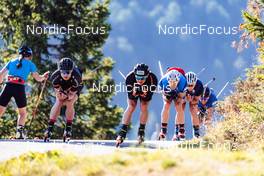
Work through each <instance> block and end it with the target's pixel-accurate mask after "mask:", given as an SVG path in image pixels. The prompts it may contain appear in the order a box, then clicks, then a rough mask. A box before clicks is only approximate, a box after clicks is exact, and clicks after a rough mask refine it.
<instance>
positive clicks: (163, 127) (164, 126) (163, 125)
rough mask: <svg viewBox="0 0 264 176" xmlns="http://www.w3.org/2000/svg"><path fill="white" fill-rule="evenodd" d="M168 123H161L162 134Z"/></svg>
mask: <svg viewBox="0 0 264 176" xmlns="http://www.w3.org/2000/svg"><path fill="white" fill-rule="evenodd" d="M167 127H168V123H161V131H162V133H163V134H167Z"/></svg>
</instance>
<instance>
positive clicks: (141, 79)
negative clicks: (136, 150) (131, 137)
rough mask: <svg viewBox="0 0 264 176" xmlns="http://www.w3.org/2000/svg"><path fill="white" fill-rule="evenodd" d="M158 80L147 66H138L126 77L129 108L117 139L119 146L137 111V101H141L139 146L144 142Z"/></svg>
mask: <svg viewBox="0 0 264 176" xmlns="http://www.w3.org/2000/svg"><path fill="white" fill-rule="evenodd" d="M157 84H158V79H157V77H156V75H155V74H153V73H152V72H151V71H150V70H149V67H148V66H147V65H146V64H137V65H136V66H135V68H134V70H133V71H131V72H130V73H129V74H128V75H127V76H126V87H127V93H128V98H127V105H128V106H127V108H126V110H125V112H124V115H123V119H122V126H121V129H120V131H119V134H118V137H117V139H116V142H117V146H119V144H121V143H122V142H123V141H124V139H125V138H126V134H127V130H128V125H129V123H130V121H131V118H132V114H133V112H134V111H135V109H136V105H137V101H138V99H139V100H140V109H141V112H140V126H139V129H138V142H139V144H140V143H142V142H143V141H144V136H145V126H146V123H147V120H148V106H149V102H150V101H151V98H152V95H153V93H154V91H155V90H156V87H157Z"/></svg>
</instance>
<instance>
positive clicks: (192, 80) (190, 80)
mask: <svg viewBox="0 0 264 176" xmlns="http://www.w3.org/2000/svg"><path fill="white" fill-rule="evenodd" d="M185 77H186V80H187V84H188V85H195V84H196V82H197V76H196V74H195V73H194V72H188V73H186V74H185Z"/></svg>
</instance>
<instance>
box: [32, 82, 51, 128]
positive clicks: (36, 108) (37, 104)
mask: <svg viewBox="0 0 264 176" xmlns="http://www.w3.org/2000/svg"><path fill="white" fill-rule="evenodd" d="M47 80H48V79H46V80H45V81H44V84H43V86H42V88H41V91H40V94H39V96H38V98H37V103H36V107H35V109H34V110H33V113H32V118H31V120H30V122H29V127H31V124H32V122H33V119H34V118H35V117H36V113H37V110H38V106H39V103H40V100H41V97H42V94H43V92H44V89H45V87H46V83H47Z"/></svg>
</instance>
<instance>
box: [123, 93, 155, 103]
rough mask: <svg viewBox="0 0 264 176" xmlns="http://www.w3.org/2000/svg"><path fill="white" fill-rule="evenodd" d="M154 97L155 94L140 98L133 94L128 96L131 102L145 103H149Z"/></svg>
mask: <svg viewBox="0 0 264 176" xmlns="http://www.w3.org/2000/svg"><path fill="white" fill-rule="evenodd" d="M152 95H153V94H148V95H147V96H146V97H140V96H136V97H135V96H133V95H132V94H128V96H127V97H128V99H130V100H134V101H137V100H138V99H140V101H145V102H148V101H150V100H151V99H152Z"/></svg>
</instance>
